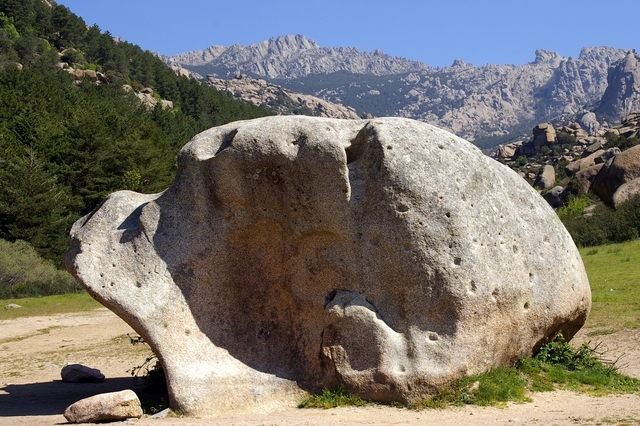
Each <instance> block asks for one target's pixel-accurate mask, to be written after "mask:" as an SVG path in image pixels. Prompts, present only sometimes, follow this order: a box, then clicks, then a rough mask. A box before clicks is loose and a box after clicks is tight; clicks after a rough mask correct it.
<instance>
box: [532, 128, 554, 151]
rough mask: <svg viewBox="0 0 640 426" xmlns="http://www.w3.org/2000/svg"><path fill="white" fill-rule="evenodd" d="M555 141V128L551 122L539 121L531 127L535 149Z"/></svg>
mask: <svg viewBox="0 0 640 426" xmlns="http://www.w3.org/2000/svg"><path fill="white" fill-rule="evenodd" d="M555 141H556V130H555V129H554V128H553V125H552V124H551V123H540V124H538V125H537V126H536V127H534V128H533V145H534V147H535V149H536V150H540V148H542V147H543V146H544V145H547V144H550V143H553V142H555Z"/></svg>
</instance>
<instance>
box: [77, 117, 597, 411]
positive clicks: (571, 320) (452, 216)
mask: <svg viewBox="0 0 640 426" xmlns="http://www.w3.org/2000/svg"><path fill="white" fill-rule="evenodd" d="M178 165H179V170H178V172H177V177H176V180H175V182H174V183H173V184H172V185H171V187H170V188H169V189H167V190H166V191H164V192H162V193H161V194H138V193H135V192H131V191H120V192H116V193H114V194H112V195H111V196H109V197H108V198H107V199H106V200H105V201H104V202H103V203H102V204H101V205H100V206H99V207H98V208H97V209H96V210H95V211H94V212H92V213H91V214H90V215H88V216H86V217H84V218H82V219H81V220H79V221H77V222H76V223H75V225H74V226H73V229H72V231H71V248H70V249H69V251H68V252H67V254H66V255H65V263H66V265H67V267H68V268H69V270H70V271H72V272H73V274H74V275H75V276H76V277H77V278H78V279H79V280H80V281H81V282H82V283H83V284H84V285H85V286H86V287H87V289H88V291H89V292H90V293H91V294H92V295H93V296H94V297H95V298H96V299H98V300H99V301H101V302H102V303H104V304H105V305H107V306H108V307H109V308H111V309H112V310H113V311H114V312H115V313H117V314H118V315H120V316H121V317H122V318H124V319H125V320H126V321H127V323H129V324H130V325H131V326H132V327H133V328H134V329H136V331H137V332H138V333H139V334H140V335H141V336H142V337H143V338H144V340H145V342H147V343H149V345H150V346H151V347H152V348H153V350H154V351H155V353H156V354H158V356H159V357H160V359H161V360H162V362H163V368H164V371H165V372H166V377H167V382H168V387H169V394H170V397H171V400H172V401H171V405H172V408H174V409H175V410H177V411H179V412H183V413H186V414H189V415H194V416H205V415H216V414H220V413H223V412H233V411H241V410H242V411H261V412H262V411H264V410H265V409H276V408H279V407H283V406H293V405H295V404H297V403H298V402H299V400H300V398H301V397H302V395H303V394H304V392H303V391H302V390H301V389H304V390H308V391H319V390H321V389H322V388H323V387H330V388H334V387H338V386H342V387H344V388H345V389H346V390H348V391H349V392H351V393H352V394H355V395H358V396H361V397H363V398H367V399H373V400H379V401H401V402H405V403H406V402H410V401H414V400H417V399H420V398H423V397H424V396H425V395H427V394H429V393H432V392H434V391H435V390H437V389H438V388H439V387H441V386H442V385H443V384H445V383H448V382H450V381H452V380H455V379H457V378H459V377H461V376H464V375H469V374H475V373H480V372H484V371H487V370H490V369H491V368H493V367H496V366H500V365H505V364H514V363H515V362H517V361H518V359H520V358H521V357H523V356H530V355H532V354H533V353H534V352H535V351H536V349H537V348H539V347H540V345H542V344H543V343H544V342H547V341H549V339H552V338H553V337H554V336H556V335H557V334H558V333H560V332H562V333H563V334H564V336H565V337H567V338H571V337H572V336H573V335H574V334H575V333H576V332H577V330H578V329H579V328H580V327H581V326H582V325H583V323H584V322H585V320H586V318H587V314H588V312H589V309H590V304H591V292H590V289H589V283H588V281H587V275H586V273H585V270H584V267H583V264H582V260H581V258H580V254H579V253H578V250H577V249H576V247H575V245H574V243H573V240H572V239H571V236H570V235H569V233H568V232H567V231H566V230H565V229H564V227H563V225H562V223H561V222H560V220H559V219H558V217H557V215H556V214H555V212H554V211H553V210H552V209H551V208H550V207H549V206H548V205H547V203H546V202H545V201H544V200H543V199H542V198H541V197H540V196H539V195H538V194H537V193H536V191H535V190H534V189H533V188H531V187H530V186H529V185H528V184H527V183H526V182H525V181H524V180H522V179H521V178H520V177H519V176H518V175H517V174H516V173H514V172H513V171H512V170H510V169H509V168H507V167H504V166H503V165H501V164H498V163H497V162H496V161H494V160H492V159H490V158H489V157H487V156H485V155H484V154H482V152H481V151H480V150H478V149H477V148H476V147H474V146H473V145H472V144H470V143H468V142H466V141H464V140H462V139H460V138H458V137H456V136H455V135H452V134H450V133H448V132H445V131H442V130H440V129H437V128H435V127H433V126H430V125H428V124H425V123H420V122H417V121H414V120H408V119H402V118H385V119H372V120H335V119H323V118H315V117H313V118H312V117H303V116H288V117H266V118H262V119H256V120H247V121H241V122H235V123H229V124H227V125H224V126H221V127H217V128H212V129H210V130H208V131H205V132H203V133H201V134H199V135H197V136H196V137H194V138H193V139H192V140H191V142H189V143H188V144H187V145H186V146H185V147H184V148H183V149H182V150H181V152H180V155H179V159H178Z"/></svg>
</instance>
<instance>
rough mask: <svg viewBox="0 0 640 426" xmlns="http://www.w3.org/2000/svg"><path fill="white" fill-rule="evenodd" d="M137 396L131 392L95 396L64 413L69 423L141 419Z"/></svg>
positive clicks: (71, 406)
mask: <svg viewBox="0 0 640 426" xmlns="http://www.w3.org/2000/svg"><path fill="white" fill-rule="evenodd" d="M142 414H143V413H142V407H141V406H140V400H139V399H138V396H137V395H136V394H135V392H133V391H132V390H123V391H120V392H110V393H103V394H99V395H95V396H92V397H89V398H85V399H81V400H80V401H78V402H76V403H74V404H71V405H70V406H69V407H67V409H66V410H65V411H64V417H65V419H67V421H68V422H69V423H98V422H109V421H121V420H126V419H131V418H136V419H139V418H140V417H142Z"/></svg>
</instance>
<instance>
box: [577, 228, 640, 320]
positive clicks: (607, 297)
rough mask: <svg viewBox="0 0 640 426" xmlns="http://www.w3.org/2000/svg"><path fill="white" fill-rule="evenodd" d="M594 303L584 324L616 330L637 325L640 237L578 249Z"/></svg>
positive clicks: (639, 306)
mask: <svg viewBox="0 0 640 426" xmlns="http://www.w3.org/2000/svg"><path fill="white" fill-rule="evenodd" d="M580 253H581V255H582V260H583V262H584V266H585V268H586V270H587V275H588V276H589V284H590V285H591V297H592V300H593V305H592V307H591V313H590V314H589V320H588V323H587V325H588V326H589V327H590V328H603V329H607V330H614V331H619V330H621V329H624V328H637V327H639V326H640V286H638V283H639V282H640V268H638V266H637V265H639V264H640V240H637V239H636V240H633V241H628V242H625V243H621V244H612V245H607V246H599V247H594V248H589V249H581V250H580Z"/></svg>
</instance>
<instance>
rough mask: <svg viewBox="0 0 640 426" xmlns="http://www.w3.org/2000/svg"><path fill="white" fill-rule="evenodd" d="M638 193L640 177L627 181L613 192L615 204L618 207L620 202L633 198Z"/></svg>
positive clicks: (639, 191)
mask: <svg viewBox="0 0 640 426" xmlns="http://www.w3.org/2000/svg"><path fill="white" fill-rule="evenodd" d="M638 194H640V179H634V180H630V181H629V182H625V183H623V184H622V185H620V186H619V187H618V189H616V192H614V193H613V197H612V199H613V206H614V207H615V208H616V209H617V208H618V207H619V206H620V204H622V203H624V202H626V201H629V200H632V199H633V198H634V197H635V196H637V195H638Z"/></svg>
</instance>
